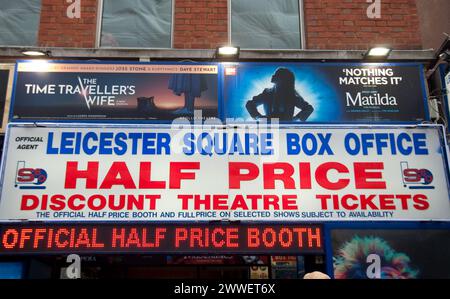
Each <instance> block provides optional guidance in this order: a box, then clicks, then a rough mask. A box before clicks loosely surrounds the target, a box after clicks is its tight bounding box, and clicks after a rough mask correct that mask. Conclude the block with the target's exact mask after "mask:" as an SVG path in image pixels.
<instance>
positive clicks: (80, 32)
mask: <svg viewBox="0 0 450 299" xmlns="http://www.w3.org/2000/svg"><path fill="white" fill-rule="evenodd" d="M12 1H14V0H12ZM80 3H81V18H79V19H77V18H74V19H70V18H68V17H67V7H68V6H69V5H70V3H67V2H66V0H42V7H41V23H40V27H39V37H38V43H39V46H42V47H76V48H78V47H79V48H94V47H95V32H96V26H97V0H81V1H80Z"/></svg>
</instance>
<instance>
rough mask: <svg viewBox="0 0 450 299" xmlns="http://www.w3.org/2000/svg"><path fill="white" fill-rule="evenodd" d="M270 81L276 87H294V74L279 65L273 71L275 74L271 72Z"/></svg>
mask: <svg viewBox="0 0 450 299" xmlns="http://www.w3.org/2000/svg"><path fill="white" fill-rule="evenodd" d="M271 82H272V83H275V85H276V86H277V88H278V87H282V88H292V89H293V88H294V87H295V75H294V73H293V72H291V71H290V70H288V69H287V68H284V67H280V68H278V69H277V70H276V71H275V74H273V76H272V80H271Z"/></svg>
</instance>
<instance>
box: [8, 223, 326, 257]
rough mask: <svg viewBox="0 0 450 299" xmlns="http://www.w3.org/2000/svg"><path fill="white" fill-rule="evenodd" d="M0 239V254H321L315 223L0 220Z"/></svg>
mask: <svg viewBox="0 0 450 299" xmlns="http://www.w3.org/2000/svg"><path fill="white" fill-rule="evenodd" d="M0 241H1V243H0V254H14V253H41V254H42V253H45V254H48V253H89V252H98V253H103V252H105V253H111V252H118V253H119V252H124V253H126V252H145V253H175V254H179V253H210V252H211V251H214V252H216V253H274V252H280V253H290V252H295V253H321V252H323V241H322V226H320V225H318V224H309V225H280V224H276V225H266V224H258V225H232V224H222V225H220V224H184V225H178V224H80V223H78V224H46V225H43V224H9V225H7V224H2V225H0Z"/></svg>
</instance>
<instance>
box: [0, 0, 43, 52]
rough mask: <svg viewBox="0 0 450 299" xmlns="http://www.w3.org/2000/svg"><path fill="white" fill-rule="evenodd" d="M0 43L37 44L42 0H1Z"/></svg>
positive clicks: (13, 44) (6, 44)
mask: <svg viewBox="0 0 450 299" xmlns="http://www.w3.org/2000/svg"><path fill="white" fill-rule="evenodd" d="M0 7H1V9H0V45H2V46H35V45H37V37H38V29H39V18H40V15H41V1H40V0H13V1H11V0H0Z"/></svg>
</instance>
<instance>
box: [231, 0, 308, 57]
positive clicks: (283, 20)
mask: <svg viewBox="0 0 450 299" xmlns="http://www.w3.org/2000/svg"><path fill="white" fill-rule="evenodd" d="M298 5H299V2H298V0H231V41H232V43H233V45H236V46H240V47H241V48H246V49H299V48H300V25H299V22H300V20H299V19H300V17H299V7H298Z"/></svg>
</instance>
